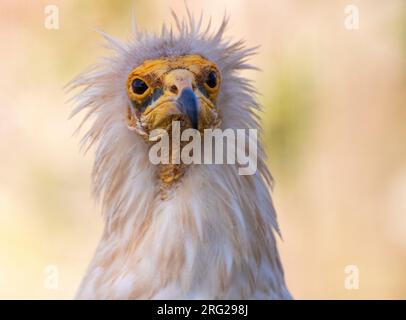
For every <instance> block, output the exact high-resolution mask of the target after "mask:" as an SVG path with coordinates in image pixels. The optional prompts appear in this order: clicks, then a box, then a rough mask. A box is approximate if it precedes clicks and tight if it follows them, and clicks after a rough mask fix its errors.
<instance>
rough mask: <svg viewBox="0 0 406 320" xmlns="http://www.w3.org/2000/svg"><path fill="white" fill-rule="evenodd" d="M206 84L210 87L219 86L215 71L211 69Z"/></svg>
mask: <svg viewBox="0 0 406 320" xmlns="http://www.w3.org/2000/svg"><path fill="white" fill-rule="evenodd" d="M206 84H207V85H208V86H209V87H210V88H215V87H216V86H217V75H216V73H215V72H214V71H210V73H209V75H208V76H207V79H206Z"/></svg>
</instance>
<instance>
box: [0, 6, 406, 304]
mask: <svg viewBox="0 0 406 320" xmlns="http://www.w3.org/2000/svg"><path fill="white" fill-rule="evenodd" d="M187 2H188V5H189V7H190V8H191V10H192V11H193V12H194V13H195V14H199V13H200V11H201V10H203V11H204V13H206V15H207V16H209V15H211V16H212V18H213V22H215V24H216V25H218V24H219V23H220V21H221V18H222V16H223V14H224V12H225V11H226V12H227V13H228V15H229V16H230V18H231V21H230V28H229V30H228V33H227V34H228V36H230V37H234V38H241V37H242V38H244V39H245V40H246V42H247V44H248V45H251V46H255V45H260V46H261V48H260V50H259V54H258V55H257V56H255V57H254V58H253V60H252V62H253V63H254V64H255V65H256V66H258V67H260V68H261V69H262V71H261V72H246V73H245V75H246V76H248V77H250V78H252V79H254V80H255V81H256V85H257V87H258V90H259V91H260V92H261V94H262V96H260V97H259V99H260V102H261V103H262V104H263V106H264V111H265V112H264V114H263V116H262V117H263V125H264V129H265V134H264V137H263V140H264V141H263V142H264V144H265V146H266V149H267V151H268V155H269V167H270V169H271V172H272V173H273V176H274V178H275V181H276V184H275V188H274V192H273V194H274V200H275V205H276V208H277V211H278V214H279V223H280V226H281V229H282V233H283V239H284V240H283V241H280V243H279V247H280V250H281V254H282V258H283V262H284V265H285V272H286V280H287V283H288V286H289V287H290V289H291V292H292V293H293V295H294V297H295V298H297V299H318V298H328V299H329V298H337V299H345V298H348V299H361V298H366V299H369V298H371V299H377V298H383V299H388V298H403V299H405V298H406V3H405V1H402V0H391V1H379V0H364V1H361V0H359V1H357V0H347V1H340V0H335V1H325V0H308V1H300V0H251V1H248V0H204V1H193V2H192V1H187ZM50 4H52V5H56V6H57V7H58V8H59V24H60V25H59V29H58V30H48V29H46V28H45V26H44V20H45V17H46V16H47V14H46V13H45V12H44V10H45V7H46V6H47V5H50ZM349 4H353V5H355V6H356V7H357V8H358V9H359V29H355V30H351V29H350V30H349V29H347V28H346V27H345V21H346V18H347V16H348V14H346V13H345V8H346V6H347V5H349ZM133 7H134V8H135V12H136V14H137V20H138V24H139V26H140V27H142V28H146V29H149V30H155V31H159V30H160V26H161V23H162V22H163V21H166V22H171V17H170V8H171V7H172V8H174V9H175V10H176V11H177V12H180V13H184V12H185V10H184V1H183V0H171V1H164V0H155V1H154V0H137V1H130V0H128V1H127V0H126V1H124V0H122V1H111V0H110V1H108V0H98V1H96V0H87V1H79V0H71V1H66V0H65V1H57V0H52V1H42V0H38V1H28V0H27V1H22V0H17V1H16V0H2V1H1V4H0V66H1V67H0V71H1V73H0V74H1V76H0V298H3V299H8V298H23V299H28V298H32V299H42V298H49V299H70V298H72V297H73V296H74V293H75V290H76V288H77V287H78V285H79V282H80V280H81V278H82V276H83V275H84V272H85V270H86V268H87V265H88V263H89V262H90V259H91V257H92V255H93V252H94V249H95V247H96V244H97V242H98V239H99V237H100V234H101V230H102V219H101V216H100V214H99V207H98V205H97V204H96V203H94V201H93V200H92V198H91V195H90V171H91V163H92V159H93V154H92V152H90V153H89V154H87V155H86V156H83V155H81V154H80V153H79V147H78V142H79V137H78V136H72V134H73V131H74V129H75V128H76V126H77V124H78V122H79V119H74V120H68V116H69V113H70V110H71V107H72V106H71V105H70V104H69V103H66V100H67V98H68V96H67V95H66V94H65V93H64V91H63V86H64V85H65V84H66V83H67V82H68V81H69V80H70V79H71V78H72V77H74V76H75V75H76V74H77V73H79V72H80V71H82V70H83V69H84V68H85V67H87V66H88V65H90V64H92V63H94V62H95V61H96V59H98V57H99V56H101V55H104V54H106V51H105V49H104V48H103V47H102V46H101V42H102V41H101V38H100V36H99V35H98V34H96V33H95V32H94V30H95V29H102V30H104V31H106V32H107V33H110V34H112V35H114V36H117V37H120V38H123V39H126V38H129V36H130V29H131V28H130V21H131V10H132V8H133ZM347 265H355V266H357V267H358V270H359V288H358V290H347V289H346V288H345V286H344V281H345V279H346V276H347V275H346V274H345V267H346V266H347ZM55 272H56V276H57V277H56V279H55V278H54V280H56V285H55V282H53V284H52V283H51V284H50V283H49V282H48V280H49V279H48V276H49V275H50V273H53V274H54V275H55ZM47 279H48V280H47Z"/></svg>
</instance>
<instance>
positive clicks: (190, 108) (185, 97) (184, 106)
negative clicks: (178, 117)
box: [177, 87, 199, 130]
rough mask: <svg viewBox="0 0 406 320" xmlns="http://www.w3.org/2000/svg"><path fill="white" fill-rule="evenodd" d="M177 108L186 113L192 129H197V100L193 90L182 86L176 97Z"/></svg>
mask: <svg viewBox="0 0 406 320" xmlns="http://www.w3.org/2000/svg"><path fill="white" fill-rule="evenodd" d="M177 102H178V109H179V110H180V111H181V112H182V113H184V114H186V115H187V116H188V117H189V119H190V122H191V124H192V127H193V129H196V130H197V126H198V122H199V119H198V117H199V104H198V101H197V97H196V95H195V93H194V92H193V90H192V88H190V87H186V88H183V90H182V91H181V93H180V95H179V97H178V99H177Z"/></svg>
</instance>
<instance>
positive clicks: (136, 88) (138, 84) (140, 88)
mask: <svg viewBox="0 0 406 320" xmlns="http://www.w3.org/2000/svg"><path fill="white" fill-rule="evenodd" d="M131 88H132V90H133V92H134V93H135V94H143V93H144V92H145V91H147V89H148V85H147V84H146V83H145V81H143V80H141V79H138V78H137V79H134V80H133V82H132V83H131Z"/></svg>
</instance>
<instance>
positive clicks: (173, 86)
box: [169, 85, 178, 94]
mask: <svg viewBox="0 0 406 320" xmlns="http://www.w3.org/2000/svg"><path fill="white" fill-rule="evenodd" d="M169 90H170V91H171V92H172V93H174V94H178V87H177V86H175V85H172V86H171V87H170V88H169Z"/></svg>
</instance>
